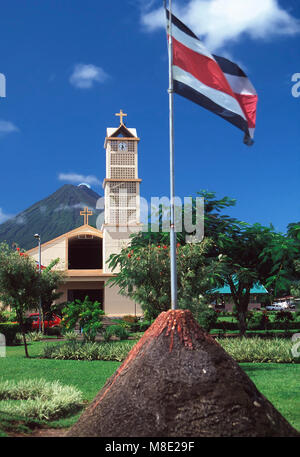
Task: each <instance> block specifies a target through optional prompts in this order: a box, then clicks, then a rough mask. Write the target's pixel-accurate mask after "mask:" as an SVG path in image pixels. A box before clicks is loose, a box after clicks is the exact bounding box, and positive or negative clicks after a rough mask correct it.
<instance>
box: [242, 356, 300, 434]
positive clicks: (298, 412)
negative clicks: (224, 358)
mask: <svg viewBox="0 0 300 457" xmlns="http://www.w3.org/2000/svg"><path fill="white" fill-rule="evenodd" d="M240 365H241V367H242V368H243V370H245V372H246V373H247V375H248V376H249V377H250V378H251V380H252V381H253V382H254V384H255V385H256V387H257V388H258V390H259V391H260V392H261V393H262V394H263V395H264V396H265V397H266V398H267V399H268V400H269V401H270V402H271V403H273V405H274V406H275V407H276V408H277V409H278V411H279V412H280V413H281V414H282V415H283V416H284V417H285V418H286V419H287V421H288V422H289V423H290V424H291V425H292V426H293V427H294V428H295V429H296V430H298V431H300V393H299V392H300V365H299V364H290V363H286V364H285V363H283V364H281V363H280V364H279V363H242V364H240Z"/></svg>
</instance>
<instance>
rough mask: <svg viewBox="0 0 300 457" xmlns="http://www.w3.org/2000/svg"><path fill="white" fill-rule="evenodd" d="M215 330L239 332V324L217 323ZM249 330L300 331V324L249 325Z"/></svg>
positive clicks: (271, 323) (270, 323)
mask: <svg viewBox="0 0 300 457" xmlns="http://www.w3.org/2000/svg"><path fill="white" fill-rule="evenodd" d="M213 328H214V329H220V330H238V329H239V327H238V323H237V322H217V323H216V324H215V325H214V326H213ZM247 329H248V330H298V331H300V322H268V323H267V325H266V327H265V326H264V325H262V324H260V323H256V322H255V323H249V324H248V325H247Z"/></svg>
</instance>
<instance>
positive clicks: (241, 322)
mask: <svg viewBox="0 0 300 457" xmlns="http://www.w3.org/2000/svg"><path fill="white" fill-rule="evenodd" d="M237 315H238V316H237V317H238V327H239V330H240V336H246V330H247V323H246V315H247V311H246V312H245V311H244V310H238V312H237Z"/></svg>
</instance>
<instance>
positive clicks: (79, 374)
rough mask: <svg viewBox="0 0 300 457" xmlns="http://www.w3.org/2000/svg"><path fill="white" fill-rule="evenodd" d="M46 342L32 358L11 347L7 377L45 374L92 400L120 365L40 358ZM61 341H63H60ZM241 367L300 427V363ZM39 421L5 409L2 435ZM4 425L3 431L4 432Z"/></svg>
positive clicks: (34, 347) (3, 361)
mask: <svg viewBox="0 0 300 457" xmlns="http://www.w3.org/2000/svg"><path fill="white" fill-rule="evenodd" d="M44 344H45V343H44V342H32V343H30V344H29V354H30V356H31V358H30V359H26V358H25V357H24V348H23V346H15V347H8V348H7V357H6V358H0V372H1V378H2V379H3V380H15V381H18V380H23V379H32V378H44V379H46V380H47V381H55V380H58V381H60V382H61V383H62V384H67V385H72V386H75V387H76V388H78V389H79V390H80V391H81V392H82V394H83V399H84V400H85V401H86V402H90V401H92V400H93V398H94V397H95V396H96V394H97V393H98V391H99V390H100V389H101V388H102V387H103V385H104V383H105V382H106V380H107V379H108V378H109V377H110V376H111V375H112V374H113V373H114V372H115V370H116V369H117V368H118V367H119V366H120V363H119V362H108V361H105V362H103V361H76V360H53V359H40V358H39V355H40V354H41V353H42V350H43V345H44ZM57 344H61V342H57ZM241 367H242V368H243V369H244V370H245V371H246V373H247V374H248V376H249V377H250V378H251V379H252V381H253V382H254V383H255V384H256V386H257V388H258V389H259V390H260V391H261V392H262V393H263V394H264V395H265V396H266V397H267V398H268V399H269V400H270V401H271V402H272V403H273V404H274V406H275V407H276V408H277V409H278V410H279V411H280V412H281V414H282V415H283V416H284V417H285V418H286V419H287V420H288V421H289V422H290V423H291V424H292V425H293V426H294V427H295V428H296V429H297V430H299V431H300V395H299V380H300V364H284V363H283V364H275V363H243V364H241ZM79 415H80V413H78V414H75V415H73V416H70V417H68V418H65V419H60V420H56V421H52V422H48V423H47V427H48V428H56V427H63V428H67V427H70V426H71V425H73V424H74V423H75V422H76V421H77V420H78V417H79ZM34 424H35V425H37V424H38V422H33V421H29V420H28V419H27V420H26V419H25V418H20V417H16V416H14V415H13V416H9V415H7V414H2V413H1V418H0V436H1V433H2V435H4V434H5V433H6V432H7V433H11V432H17V431H19V432H20V431H21V432H22V431H23V432H26V433H27V432H29V431H30V429H31V428H32V427H33V425H34ZM1 429H2V432H1Z"/></svg>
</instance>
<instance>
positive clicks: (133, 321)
mask: <svg viewBox="0 0 300 457" xmlns="http://www.w3.org/2000/svg"><path fill="white" fill-rule="evenodd" d="M123 322H125V323H126V324H127V326H128V328H129V329H130V331H131V332H138V331H139V329H140V327H139V319H138V317H137V316H131V315H128V316H123Z"/></svg>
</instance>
